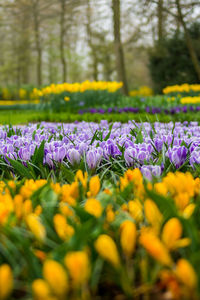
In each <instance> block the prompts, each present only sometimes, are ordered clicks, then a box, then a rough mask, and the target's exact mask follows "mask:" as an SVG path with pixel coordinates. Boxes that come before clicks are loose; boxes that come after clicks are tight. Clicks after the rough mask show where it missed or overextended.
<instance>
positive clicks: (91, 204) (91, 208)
mask: <svg viewBox="0 0 200 300" xmlns="http://www.w3.org/2000/svg"><path fill="white" fill-rule="evenodd" d="M84 207H85V210H86V211H87V212H88V213H89V214H91V215H93V216H95V217H96V218H99V217H100V216H101V214H102V211H103V208H102V206H101V203H100V201H99V200H97V199H93V198H91V199H88V200H87V201H86V202H85V206H84Z"/></svg>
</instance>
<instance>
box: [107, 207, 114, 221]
mask: <svg viewBox="0 0 200 300" xmlns="http://www.w3.org/2000/svg"><path fill="white" fill-rule="evenodd" d="M114 220H115V213H114V211H113V206H112V204H108V206H107V207H106V221H107V222H108V223H111V222H113V221H114Z"/></svg>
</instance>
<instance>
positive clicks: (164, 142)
mask: <svg viewBox="0 0 200 300" xmlns="http://www.w3.org/2000/svg"><path fill="white" fill-rule="evenodd" d="M42 141H45V144H44V157H43V163H44V164H47V165H48V166H49V167H50V168H53V167H55V165H56V163H63V164H66V165H68V166H69V167H71V166H77V167H78V165H79V163H80V162H81V160H83V161H84V163H85V164H87V167H88V168H89V169H96V168H98V167H100V166H102V165H103V164H107V165H108V164H109V165H112V164H113V162H114V161H115V160H116V161H118V162H119V164H122V165H123V166H124V167H127V168H128V167H139V168H140V169H141V171H142V173H143V174H144V175H145V176H146V177H147V178H151V177H152V176H160V174H161V172H162V171H163V169H164V168H165V164H166V161H167V160H168V161H169V162H170V163H171V164H172V165H173V166H174V167H175V168H176V169H178V168H180V167H181V166H183V165H187V166H189V167H190V168H191V166H192V167H195V165H196V164H200V126H198V123H197V122H191V123H189V124H188V122H187V121H186V122H184V123H180V122H177V123H175V124H174V123H173V122H170V123H159V122H156V123H154V124H150V123H142V124H141V123H133V122H132V121H129V122H128V123H126V124H122V123H120V122H115V123H113V126H112V129H111V128H110V124H109V123H108V122H107V121H101V122H100V124H97V123H87V122H80V123H72V124H58V123H45V122H43V123H41V124H29V125H28V126H18V127H13V129H12V133H10V131H9V128H8V127H0V156H1V158H4V159H5V160H6V161H7V162H8V160H7V158H8V157H9V158H12V159H20V160H21V161H23V162H24V163H26V162H27V161H31V159H32V156H33V154H34V151H35V149H36V147H37V148H39V146H40V145H41V142H42Z"/></svg>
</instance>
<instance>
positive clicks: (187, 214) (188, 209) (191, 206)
mask: <svg viewBox="0 0 200 300" xmlns="http://www.w3.org/2000/svg"><path fill="white" fill-rule="evenodd" d="M195 208H196V205H195V204H194V203H190V204H189V205H188V206H186V208H185V209H184V211H183V217H184V218H186V219H189V218H190V217H191V215H192V214H193V212H194V210H195Z"/></svg>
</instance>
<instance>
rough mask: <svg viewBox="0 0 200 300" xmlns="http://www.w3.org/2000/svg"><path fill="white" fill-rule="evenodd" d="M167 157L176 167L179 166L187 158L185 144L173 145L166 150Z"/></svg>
mask: <svg viewBox="0 0 200 300" xmlns="http://www.w3.org/2000/svg"><path fill="white" fill-rule="evenodd" d="M168 154H169V159H170V161H171V162H172V163H173V164H174V165H175V167H176V169H178V168H180V167H181V166H182V165H183V164H184V162H185V161H186V158H187V148H186V147H185V146H175V147H173V148H172V149H170V150H168Z"/></svg>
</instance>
